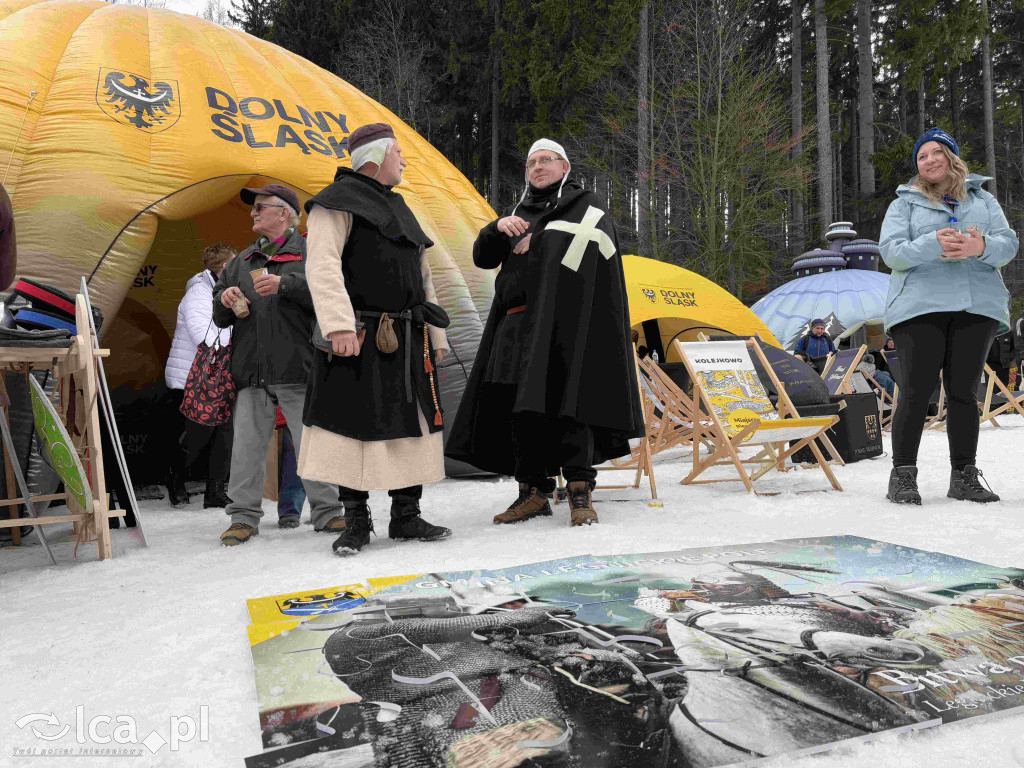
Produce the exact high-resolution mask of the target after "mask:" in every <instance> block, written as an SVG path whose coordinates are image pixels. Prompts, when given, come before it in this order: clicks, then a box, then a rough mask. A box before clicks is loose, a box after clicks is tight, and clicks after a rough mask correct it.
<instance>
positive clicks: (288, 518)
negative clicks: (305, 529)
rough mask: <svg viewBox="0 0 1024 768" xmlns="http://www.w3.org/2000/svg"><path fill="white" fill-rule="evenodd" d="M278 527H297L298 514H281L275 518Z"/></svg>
mask: <svg viewBox="0 0 1024 768" xmlns="http://www.w3.org/2000/svg"><path fill="white" fill-rule="evenodd" d="M277 527H278V528H298V527H299V516H298V515H281V517H279V518H277Z"/></svg>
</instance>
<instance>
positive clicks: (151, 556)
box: [0, 417, 1024, 768]
mask: <svg viewBox="0 0 1024 768" xmlns="http://www.w3.org/2000/svg"><path fill="white" fill-rule="evenodd" d="M1001 421H1002V424H1003V428H1002V429H995V428H993V427H991V426H988V425H986V426H985V427H983V428H982V433H981V445H980V449H979V458H978V464H979V466H980V467H981V468H982V469H983V470H984V472H985V474H986V477H987V478H988V479H989V480H990V482H991V484H992V486H993V488H994V490H996V491H997V492H998V493H999V494H1001V495H1002V498H1003V500H1002V502H1000V503H999V504H992V505H984V506H982V505H971V504H968V503H965V502H952V501H949V500H947V499H946V498H945V494H946V487H947V483H948V475H949V466H948V460H947V455H948V454H947V447H946V437H945V435H944V434H942V433H936V432H928V433H926V434H925V436H924V442H923V445H922V451H921V462H920V466H921V486H922V492H923V495H924V506H922V507H920V508H917V507H914V508H911V507H896V506H893V505H890V504H889V503H888V502H886V500H885V498H884V494H885V485H886V480H887V477H888V473H889V467H890V462H889V459H888V457H887V456H886V457H884V458H880V459H875V460H871V461H862V462H859V463H856V464H852V465H850V466H848V467H843V468H838V469H837V471H836V474H837V476H838V478H839V481H840V482H841V483H842V484H843V486H844V488H845V491H846V492H845V493H832V492H824V490H825V489H826V488H828V486H827V482H826V481H825V479H824V476H823V475H822V474H821V473H820V472H810V471H802V472H798V473H795V477H794V476H793V474H792V473H791V474H790V475H789V476H788V477H786V478H784V479H780V480H773V481H772V485H773V486H775V487H776V488H777V489H778V490H780V491H781V494H780V495H777V496H764V497H760V498H751V497H748V496H747V494H746V493H744V492H743V489H742V486H741V485H740V484H738V483H728V484H716V485H710V486H707V485H705V486H690V487H682V486H680V485H679V484H678V480H679V479H680V478H681V477H682V476H683V475H684V468H685V467H686V464H685V463H684V462H682V461H680V460H678V459H676V460H672V461H659V463H658V465H657V475H656V477H657V481H658V490H659V494H660V496H661V497H662V499H663V500H664V503H665V506H664V508H661V509H658V508H651V507H648V505H647V503H646V501H645V500H643V499H642V498H640V496H633V497H632V498H633V500H630V501H619V502H612V501H610V500H608V499H611V498H615V497H617V498H620V499H621V498H629V495H628V494H623V493H622V492H599V493H598V494H597V502H598V506H597V509H598V512H599V514H600V517H601V523H600V524H599V525H595V526H592V527H590V528H587V529H583V530H571V529H570V528H569V526H568V512H567V511H566V507H565V506H564V505H563V506H559V507H556V508H555V509H556V513H555V516H554V517H552V518H541V519H539V520H534V521H531V522H529V523H526V524H522V525H518V526H508V527H496V526H494V525H492V524H491V517H492V515H493V514H495V513H496V512H498V511H501V510H503V509H504V508H505V507H506V506H507V505H508V503H509V502H510V501H511V500H512V498H514V496H515V485H514V484H513V483H512V482H511V481H509V480H502V481H497V480H446V481H444V482H442V483H439V484H437V485H434V486H430V487H428V488H427V489H426V491H425V494H424V501H423V508H424V511H425V517H427V518H428V519H429V520H432V521H436V522H439V523H442V524H444V525H447V526H450V527H451V528H452V529H453V530H454V531H455V535H454V536H453V537H452V538H451V539H449V540H447V541H444V542H439V543H434V544H422V543H415V542H410V543H395V542H392V541H391V540H389V539H388V538H387V497H386V496H385V495H384V494H373V495H372V496H371V502H370V503H371V507H372V508H373V509H374V517H375V520H376V524H377V527H378V530H379V531H380V530H383V536H381V535H378V536H377V538H375V539H373V540H372V541H371V543H370V545H369V546H368V547H367V548H366V549H365V550H364V551H363V552H362V553H361V554H360V555H358V556H357V557H351V558H345V559H343V558H339V557H337V556H335V555H334V554H333V553H332V552H331V547H330V545H331V540H332V539H331V537H329V536H327V535H322V534H315V533H313V531H312V529H311V527H310V526H308V525H303V526H302V527H300V528H298V529H295V530H287V531H286V530H281V529H279V528H278V527H277V525H276V515H275V513H274V505H273V504H272V503H270V502H265V508H266V510H267V512H268V516H267V517H266V518H265V523H264V525H263V526H262V527H261V529H260V536H259V537H258V538H257V539H255V540H254V541H252V542H250V543H249V544H246V545H244V546H241V547H237V548H233V549H227V548H222V547H220V546H219V540H218V534H219V533H220V532H221V531H222V530H223V529H224V528H225V527H226V525H227V522H228V520H227V518H226V517H225V515H224V514H223V513H222V512H221V511H219V510H205V511H204V510H203V509H202V499H201V496H200V498H199V499H193V502H192V505H191V507H190V508H187V509H184V510H175V509H172V508H171V507H170V506H169V505H168V504H167V503H166V501H144V502H142V507H143V513H144V518H143V520H144V525H145V528H146V531H147V534H148V538H149V547H148V548H142V547H141V546H140V545H139V544H138V543H137V542H136V541H135V540H134V539H133V538H131V536H130V535H129V534H128V533H126V532H125V531H124V530H120V531H114V532H113V537H114V551H115V556H114V558H113V559H112V560H110V561H107V562H103V563H100V562H98V561H97V560H96V548H95V545H83V546H82V547H80V548H79V553H78V561H77V562H74V560H73V549H74V547H73V543H71V542H70V539H69V538H68V536H67V535H66V533H65V535H64V536H62V537H61V536H59V535H58V533H57V532H54V533H51V539H50V540H51V542H52V541H54V540H55V539H58V538H59V539H60V541H59V542H58V543H56V544H55V545H51V546H53V547H54V551H55V554H56V556H57V559H58V562H59V563H60V565H59V566H58V567H56V568H55V567H52V566H49V565H48V564H47V560H46V557H45V554H44V553H43V551H42V549H41V547H40V546H39V545H38V544H37V543H35V537H34V536H33V537H32V538H31V539H29V542H28V545H26V546H22V547H21V548H13V547H7V548H6V549H3V550H2V551H0V592H2V598H0V766H26V767H31V766H50V765H60V766H67V765H73V764H75V760H76V758H75V757H71V758H63V757H62V758H60V759H58V758H57V757H24V756H16V755H15V754H14V750H15V749H16V748H27V747H32V748H36V749H39V748H50V749H62V748H66V749H74V750H75V751H76V752H77V748H78V747H79V744H78V742H77V741H76V732H75V731H76V729H75V717H76V707H77V706H81V707H83V710H82V715H83V720H84V722H85V723H88V722H89V721H90V720H91V719H92V718H94V717H95V716H97V715H108V716H110V717H111V718H117V717H118V716H130V717H132V718H134V720H135V722H136V723H137V727H138V737H139V738H140V739H141V738H144V737H145V736H146V735H147V734H148V733H149V732H150V731H155V732H156V733H157V734H159V735H161V736H163V737H165V738H167V737H169V735H170V723H171V718H173V717H178V718H184V717H186V716H188V717H192V718H194V719H195V721H196V722H197V723H198V721H199V718H200V707H202V706H206V707H208V710H207V711H208V713H209V715H208V717H209V730H208V739H207V740H206V741H201V740H199V735H198V734H196V736H195V737H194V738H193V739H192V740H190V741H187V742H184V743H181V744H180V745H179V748H178V750H177V751H175V752H171V751H170V749H169V746H165V747H163V748H161V749H159V750H158V751H157V752H156V753H155V754H150V753H149V752H148V751H147V752H146V753H145V757H138V758H136V760H135V761H132V760H131V759H127V760H126V759H124V758H121V757H117V758H115V757H90V758H89V759H88V760H85V759H84V758H82V762H83V764H85V765H87V766H90V768H94V767H95V766H98V765H117V766H123V765H146V766H203V767H204V768H209V767H211V766H213V767H215V768H216V767H219V766H241V765H242V759H243V758H244V757H245V756H248V755H252V754H255V753H257V752H259V751H260V750H261V743H260V731H259V722H258V714H257V706H256V694H255V688H254V683H253V670H252V664H251V657H250V654H249V648H248V642H247V639H246V631H245V627H246V625H247V624H248V616H247V613H246V606H245V599H246V598H250V597H260V596H264V595H272V594H280V593H284V592H293V591H299V590H308V589H314V588H320V587H330V586H336V585H342V584H349V583H353V582H358V581H361V580H362V579H363V578H365V577H373V576H388V575H399V574H407V573H427V572H431V571H446V570H466V569H473V568H487V569H490V568H501V567H505V566H510V565H514V564H517V563H529V562H536V561H539V560H547V559H553V558H560V557H568V556H572V555H577V554H595V555H611V554H625V553H639V552H654V551H662V552H663V551H666V550H670V549H681V548H686V547H700V546H706V545H724V544H744V543H753V542H763V541H770V540H773V539H782V538H792V537H797V536H824V535H833V534H855V535H858V536H863V537H866V538H874V539H880V540H883V541H889V542H895V543H900V544H905V545H909V546H913V547H917V548H920V549H926V550H936V551H940V552H945V553H948V554H951V555H957V556H960V557H964V558H968V559H972V560H978V561H982V562H985V563H989V564H992V565H1003V566H1018V567H1020V566H1024V529H1022V526H1021V521H1022V509H1024V504H1022V501H1024V464H1022V457H1024V419H1022V418H1020V417H1008V418H1005V419H1002V420H1001ZM885 448H886V451H889V449H890V445H889V440H888V437H886V438H885ZM601 481H602V482H609V476H608V475H606V474H604V473H602V477H601ZM798 490H822V491H823V492H821V493H799V494H798V493H796V491H798ZM602 500H604V501H602ZM53 512H56V510H53ZM304 519H305V518H304ZM49 530H50V531H54V527H51V528H50V529H49ZM50 713H53V714H54V715H55V717H56V720H57V721H59V724H55V725H47V724H45V723H41V722H36V723H35V724H34V725H35V727H37V728H39V729H40V732H41V733H43V734H44V735H49V734H55V733H59V732H60V730H61V728H62V727H63V725H64V724H70V725H71V729H70V731H69V732H68V733H67V734H66V735H65V736H64V737H63V738H60V739H57V740H54V741H49V742H47V741H45V740H41V739H38V738H36V737H35V736H33V734H32V733H31V730H32V727H33V726H32V725H27V724H26V725H25V726H24V727H22V728H19V727H18V726H17V725H16V721H17V720H19V719H20V718H22V717H23V716H25V715H29V714H43V715H49V714H50ZM114 725H116V722H115V723H114V724H113V725H101V726H100V727H99V734H100V735H101V736H102V735H103V734H107V733H110V732H111V730H112V729H113V727H114ZM178 728H179V731H181V732H184V731H185V730H186V729H187V721H185V720H181V719H179V720H178ZM95 746H100V745H95ZM109 746H116V745H115V744H111V745H109ZM778 764H793V765H808V766H809V765H815V766H825V767H827V768H840V767H841V766H842V767H843V768H845V767H847V766H870V768H885V767H886V766H927V767H928V768H944V767H946V766H949V767H950V768H952V767H953V766H985V767H986V768H1000V767H1001V766H1007V767H1008V768H1024V713H1017V714H1010V715H1006V716H1004V717H1001V718H997V719H991V718H989V719H985V720H978V721H975V722H969V723H965V724H960V725H956V726H943V727H941V728H934V729H930V730H927V731H924V732H920V733H917V734H910V735H903V736H899V737H897V736H892V735H889V736H887V735H881V736H880V737H879V738H878V739H877V741H874V742H871V743H865V744H857V745H854V746H849V747H844V748H841V749H838V750H835V751H832V752H830V753H828V754H827V755H824V756H818V757H807V758H802V759H798V760H785V759H783V760H779V761H778Z"/></svg>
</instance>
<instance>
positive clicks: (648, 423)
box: [555, 346, 665, 507]
mask: <svg viewBox="0 0 1024 768" xmlns="http://www.w3.org/2000/svg"><path fill="white" fill-rule="evenodd" d="M633 366H634V369H635V370H636V382H637V387H638V388H639V390H640V407H641V409H642V411H643V419H644V436H643V437H642V438H640V442H639V443H638V444H637V445H636V447H635V448H633V450H632V451H630V454H629V456H628V457H627V458H625V459H619V460H615V461H612V462H611V463H612V466H610V467H598V468H597V470H598V471H599V472H624V471H629V470H632V469H635V470H636V476H635V477H634V478H633V483H632V484H631V485H628V484H627V485H596V486H595V487H594V490H598V491H603V490H623V489H628V488H634V489H635V488H639V487H640V481H641V480H642V479H643V476H644V475H647V479H648V482H649V483H650V487H651V500H650V502H648V505H649V506H652V507H663V506H664V504H663V503H662V502H661V501H659V500H658V486H657V484H656V483H655V481H654V464H653V463H652V461H651V457H652V455H653V453H652V450H651V448H652V440H654V439H656V436H652V431H655V432H656V433H660V425H657V424H656V422H657V417H656V415H655V407H654V403H653V402H651V399H650V398H649V397H648V396H647V394H646V393H645V392H644V387H643V380H642V379H641V375H642V374H641V371H640V368H641V361H640V358H639V356H638V355H637V352H636V347H635V346H634V347H633ZM661 421H665V419H661ZM558 488H559V490H561V488H562V478H561V477H559V478H558ZM560 495H561V494H556V495H555V503H556V504H557V503H558V502H559V500H560V499H559V496H560Z"/></svg>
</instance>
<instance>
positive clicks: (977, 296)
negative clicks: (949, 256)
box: [878, 174, 1018, 331]
mask: <svg viewBox="0 0 1024 768" xmlns="http://www.w3.org/2000/svg"><path fill="white" fill-rule="evenodd" d="M986 181H989V178H988V177H986V176H978V175H976V174H971V175H970V176H969V177H968V178H967V182H966V186H967V199H966V200H963V201H961V202H960V204H959V205H957V206H956V209H955V212H954V209H952V208H950V207H949V206H948V205H946V204H945V203H943V202H935V201H934V200H929V199H928V198H927V197H925V196H924V195H923V194H921V193H920V192H919V191H918V190H917V189H916V188H915V187H913V186H912V183H913V182H910V183H908V184H901V185H900V186H899V187H898V188H897V190H896V199H895V200H894V201H893V202H892V203H890V205H889V209H888V211H886V214H885V220H884V221H883V222H882V233H881V235H880V237H879V242H878V247H879V250H880V251H881V254H882V259H883V260H884V261H885V263H886V264H887V265H888V266H889V268H890V269H892V276H891V278H890V280H889V294H888V296H887V298H886V302H885V304H886V309H885V327H886V331H888V330H889V329H890V328H892V327H893V326H894V325H897V324H898V323H901V322H903V321H904V320H909V319H911V318H913V317H917V316H919V315H924V314H927V313H930V312H950V311H953V312H956V311H966V312H971V313H973V314H977V315H982V316H984V317H991V318H993V319H995V320H998V321H999V323H1000V331H1005V330H1007V329H1008V328H1009V326H1010V312H1009V293H1008V292H1007V290H1006V287H1005V286H1004V285H1003V280H1002V278H1001V277H1000V275H999V272H998V269H999V267H1002V266H1003V265H1005V264H1007V263H1008V262H1009V261H1010V260H1011V259H1013V257H1014V256H1015V255H1016V253H1017V246H1018V241H1017V234H1016V232H1014V231H1013V230H1012V229H1011V228H1010V226H1009V224H1008V223H1007V221H1006V216H1005V215H1004V214H1003V210H1002V208H1001V207H1000V206H999V203H998V202H997V201H996V199H995V197H993V196H992V195H991V194H990V193H989V192H986V191H985V190H984V189H982V186H981V185H982V184H984V183H985V182H986ZM952 218H955V219H956V221H957V222H960V223H962V224H965V225H968V226H969V225H976V226H979V227H980V228H981V231H982V234H983V236H984V238H985V252H984V253H983V254H982V255H981V256H980V257H978V258H976V259H968V260H965V261H943V260H941V259H940V257H941V256H942V247H941V246H940V245H939V241H938V238H937V235H936V233H937V232H938V231H939V230H940V229H944V228H946V227H948V226H949V224H950V220H951V219H952Z"/></svg>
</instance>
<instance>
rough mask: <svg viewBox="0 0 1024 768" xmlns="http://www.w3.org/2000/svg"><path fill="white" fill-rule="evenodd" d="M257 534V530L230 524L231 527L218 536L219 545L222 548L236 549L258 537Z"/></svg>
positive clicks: (242, 525) (239, 524)
mask: <svg viewBox="0 0 1024 768" xmlns="http://www.w3.org/2000/svg"><path fill="white" fill-rule="evenodd" d="M259 534H260V529H259V528H253V527H252V526H251V525H246V524H245V523H232V524H231V527H230V528H228V529H227V530H226V531H224V533H222V534H221V535H220V545H221V546H222V547H237V546H238V545H239V544H245V542H247V541H248V540H249V539H251V538H252V537H253V536H259Z"/></svg>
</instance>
